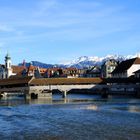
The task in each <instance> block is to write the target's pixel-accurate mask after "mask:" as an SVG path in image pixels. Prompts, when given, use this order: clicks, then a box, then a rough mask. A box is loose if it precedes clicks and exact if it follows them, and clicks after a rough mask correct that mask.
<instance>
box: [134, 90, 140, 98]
mask: <svg viewBox="0 0 140 140" xmlns="http://www.w3.org/2000/svg"><path fill="white" fill-rule="evenodd" d="M135 92H136V97H137V98H140V88H136V89H135Z"/></svg>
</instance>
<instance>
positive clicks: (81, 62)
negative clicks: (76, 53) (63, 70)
mask: <svg viewBox="0 0 140 140" xmlns="http://www.w3.org/2000/svg"><path fill="white" fill-rule="evenodd" d="M134 57H136V55H128V56H122V55H107V56H105V57H97V56H93V57H88V56H82V57H79V58H77V59H75V60H72V61H69V62H66V63H63V65H65V66H67V67H76V68H83V67H90V66H93V65H98V66H101V65H102V64H103V63H104V62H105V61H107V60H109V59H115V60H117V61H119V62H121V61H123V60H126V59H130V58H134Z"/></svg>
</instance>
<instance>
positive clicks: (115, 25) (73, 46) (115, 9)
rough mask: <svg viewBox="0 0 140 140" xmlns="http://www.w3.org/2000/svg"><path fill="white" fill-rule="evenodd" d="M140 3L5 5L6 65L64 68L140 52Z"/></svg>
mask: <svg viewBox="0 0 140 140" xmlns="http://www.w3.org/2000/svg"><path fill="white" fill-rule="evenodd" d="M139 7H140V0H114V1H113V0H0V62H1V63H4V56H5V54H6V53H7V51H8V52H9V53H10V55H11V57H12V61H13V63H14V64H18V63H19V62H22V61H23V59H25V60H26V61H27V62H29V61H32V60H37V61H41V62H45V63H60V62H63V61H67V60H72V59H75V58H77V57H80V56H99V57H102V56H106V55H108V54H120V55H129V54H136V53H137V52H139V51H140V8H139Z"/></svg>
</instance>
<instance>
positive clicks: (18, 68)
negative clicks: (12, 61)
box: [12, 66, 26, 74]
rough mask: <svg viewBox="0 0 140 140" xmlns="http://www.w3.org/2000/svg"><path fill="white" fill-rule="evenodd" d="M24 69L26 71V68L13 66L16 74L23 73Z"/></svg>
mask: <svg viewBox="0 0 140 140" xmlns="http://www.w3.org/2000/svg"><path fill="white" fill-rule="evenodd" d="M24 69H26V67H25V66H12V70H13V73H16V74H19V73H21V72H22V71H23V70H24Z"/></svg>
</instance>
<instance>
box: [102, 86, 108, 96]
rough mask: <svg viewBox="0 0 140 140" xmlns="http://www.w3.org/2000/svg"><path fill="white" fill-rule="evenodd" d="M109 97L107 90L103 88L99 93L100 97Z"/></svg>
mask: <svg viewBox="0 0 140 140" xmlns="http://www.w3.org/2000/svg"><path fill="white" fill-rule="evenodd" d="M108 95H109V89H108V88H103V89H102V91H101V97H102V98H108Z"/></svg>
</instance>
